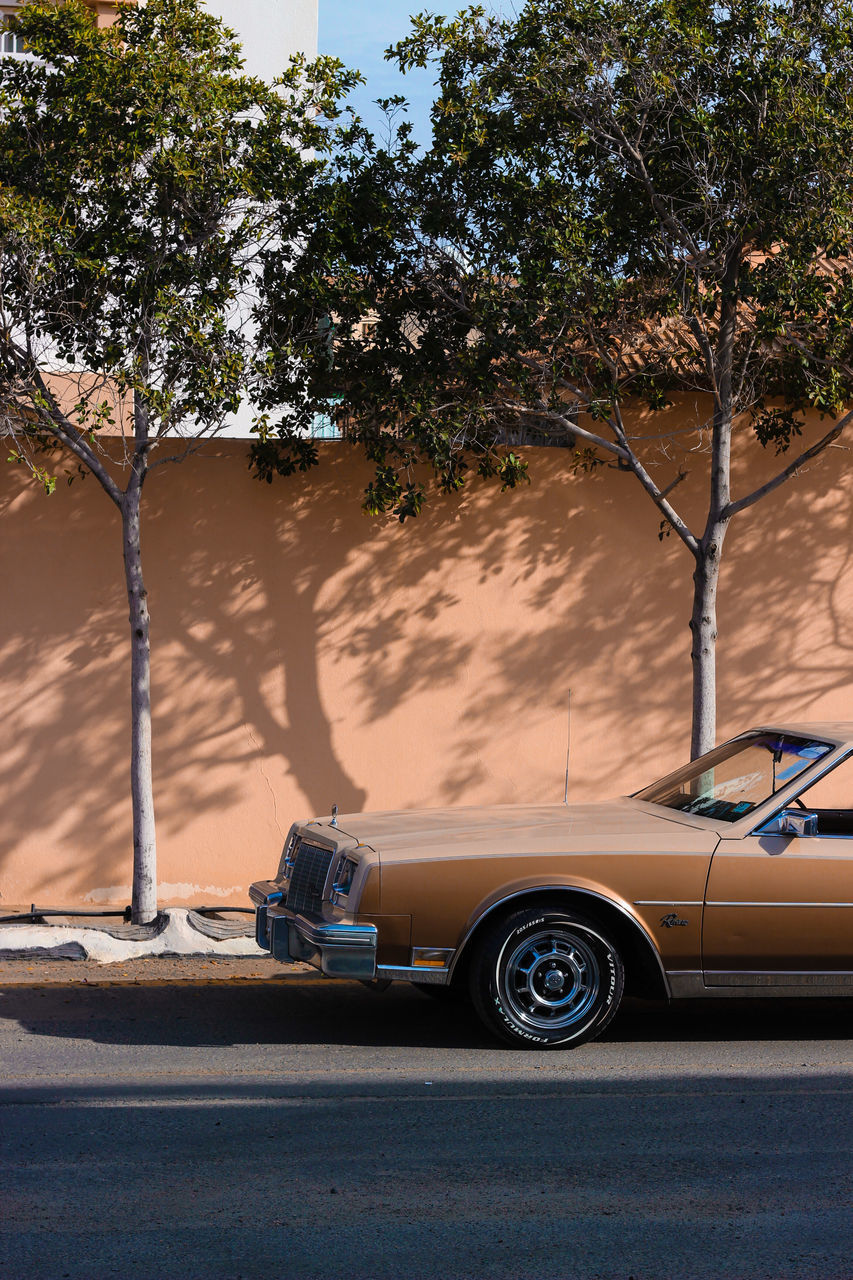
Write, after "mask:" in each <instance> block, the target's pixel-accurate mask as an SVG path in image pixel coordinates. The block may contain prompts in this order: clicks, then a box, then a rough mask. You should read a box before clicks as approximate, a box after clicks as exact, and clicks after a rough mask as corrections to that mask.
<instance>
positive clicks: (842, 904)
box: [705, 900, 853, 907]
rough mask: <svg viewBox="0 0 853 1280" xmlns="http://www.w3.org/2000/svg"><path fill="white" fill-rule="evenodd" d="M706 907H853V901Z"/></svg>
mask: <svg viewBox="0 0 853 1280" xmlns="http://www.w3.org/2000/svg"><path fill="white" fill-rule="evenodd" d="M705 906H706V907H853V902H716V901H714V902H711V901H710V900H709V901H708V902H706V903H705Z"/></svg>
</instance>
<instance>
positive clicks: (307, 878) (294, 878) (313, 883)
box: [285, 840, 334, 912]
mask: <svg viewBox="0 0 853 1280" xmlns="http://www.w3.org/2000/svg"><path fill="white" fill-rule="evenodd" d="M291 856H292V858H293V870H292V872H291V873H290V883H289V885H288V887H287V899H286V904H285V905H286V906H287V908H288V910H290V911H314V912H319V911H320V908H321V906H322V904H323V888H324V886H325V884H326V876H327V875H328V874H329V867H330V866H331V862H332V858H333V856H334V854H333V852H332V850H331V849H321V848H320V847H319V846H318V845H316V844H307V843H306V842H305V841H304V840H299V841H298V842H297V846H296V849H295V850H294V852H293V854H292V855H291Z"/></svg>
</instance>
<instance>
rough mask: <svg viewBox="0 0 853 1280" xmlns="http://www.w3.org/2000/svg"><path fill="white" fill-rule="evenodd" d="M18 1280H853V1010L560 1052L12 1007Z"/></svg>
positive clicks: (637, 1031)
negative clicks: (118, 1279)
mask: <svg viewBox="0 0 853 1280" xmlns="http://www.w3.org/2000/svg"><path fill="white" fill-rule="evenodd" d="M0 1017H1V1018H2V1032H0V1061H2V1067H3V1081H2V1087H0V1143H2V1147H1V1148H0V1277H2V1280H19V1278H20V1280H24V1277H26V1278H27V1280H33V1278H36V1280H54V1278H57V1280H59V1278H64V1277H69V1278H71V1277H74V1278H75V1280H76V1278H78V1277H79V1278H81V1280H100V1278H101V1277H108V1276H120V1277H122V1278H123V1280H136V1278H142V1280H185V1278H186V1280H189V1278H190V1277H192V1278H196V1277H198V1278H199V1280H201V1277H204V1278H205V1280H236V1278H237V1277H242V1280H291V1278H293V1280H327V1278H329V1280H332V1278H334V1280H342V1278H344V1277H346V1278H347V1280H397V1278H398V1277H405V1278H406V1280H462V1278H463V1277H477V1278H478V1280H502V1278H503V1277H507V1278H508V1280H509V1278H512V1280H521V1278H523V1277H530V1278H532V1280H593V1278H602V1280H611V1278H613V1280H629V1277H632V1276H633V1277H634V1278H635V1280H694V1278H695V1280H714V1278H715V1277H727V1278H735V1280H746V1278H749V1280H756V1278H758V1277H762V1278H763V1277H767V1278H768V1280H793V1278H794V1277H796V1278H797V1280H803V1278H805V1277H809V1278H814V1280H836V1278H838V1280H850V1277H853V1215H851V1196H852V1195H853V1040H851V1035H853V1005H851V1004H850V1003H843V1002H829V1001H821V1002H820V1003H817V1002H815V1003H803V1004H800V1005H791V1004H788V1003H785V1004H784V1005H780V1004H777V1003H775V1002H770V1001H768V1002H765V1003H763V1004H754V1003H752V1002H748V1003H747V1002H732V1003H731V1004H729V1005H727V1006H722V1005H720V1004H718V1003H714V1004H713V1005H709V1004H704V1005H702V1004H699V1003H697V1004H692V1005H690V1006H680V1007H679V1006H676V1007H673V1008H672V1009H669V1010H667V1009H665V1008H663V1007H658V1006H648V1007H640V1006H633V1007H627V1008H626V1009H625V1010H624V1011H623V1012H622V1013H621V1014H620V1016H619V1017H618V1018H617V1019H616V1020H615V1022H614V1023H613V1024H612V1027H611V1028H610V1029H609V1032H608V1035H607V1037H606V1039H604V1040H603V1041H600V1042H598V1043H596V1044H593V1045H589V1046H586V1047H585V1048H581V1049H578V1050H574V1051H572V1052H569V1053H565V1052H563V1053H549V1054H541V1053H526V1052H520V1051H515V1050H507V1049H503V1048H500V1047H498V1046H496V1045H494V1044H492V1043H491V1042H490V1041H489V1040H487V1039H486V1038H485V1036H484V1035H483V1034H481V1032H480V1031H479V1029H478V1027H477V1025H476V1024H475V1023H474V1022H473V1020H472V1017H471V1016H470V1015H469V1014H468V1013H467V1012H466V1011H465V1010H464V1009H462V1010H452V1009H445V1008H443V1007H441V1006H440V1005H439V1004H437V1003H436V1002H433V1001H430V1000H428V999H426V998H425V997H424V996H421V995H419V994H418V993H417V992H415V991H413V990H410V989H408V988H406V987H403V986H399V985H395V986H394V987H392V988H391V989H390V990H389V991H388V992H386V993H385V994H384V995H377V994H375V993H373V992H369V991H367V990H365V989H364V988H362V987H359V986H358V985H352V984H348V983H332V982H321V981H318V980H312V979H309V980H306V979H304V978H299V979H290V980H288V981H281V980H279V981H272V982H249V983H242V984H235V983H228V982H220V983H209V984H189V983H183V984H174V985H171V984H160V985H127V986H107V987H93V986H89V987H87V986H81V985H76V986H51V987H47V988H43V989H37V988H32V987H26V986H17V987H14V986H13V987H6V988H4V989H0Z"/></svg>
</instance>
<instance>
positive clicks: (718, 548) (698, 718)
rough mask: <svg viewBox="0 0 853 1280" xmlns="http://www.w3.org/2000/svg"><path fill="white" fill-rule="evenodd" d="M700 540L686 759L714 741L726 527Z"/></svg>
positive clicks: (692, 619) (691, 625)
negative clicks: (719, 601) (719, 588)
mask: <svg viewBox="0 0 853 1280" xmlns="http://www.w3.org/2000/svg"><path fill="white" fill-rule="evenodd" d="M709 535H710V536H707V537H706V538H703V539H702V542H701V544H700V547H699V551H698V553H697V555H696V569H695V571H694V574H693V613H692V615H691V618H690V630H691V631H692V633H693V644H692V646H691V650H690V657H691V660H692V663H693V728H692V733H691V739H690V758H691V760H695V759H696V757H697V756H701V755H704V754H705V752H706V751H710V750H711V748H712V747H714V746H715V744H716V740H717V584H718V582H719V577H720V559H721V555H722V550H723V539H724V538H725V536H726V526H725V525H724V524H722V523H720V524H717V525H716V526H714V527H712V528H711V529H710V530H709Z"/></svg>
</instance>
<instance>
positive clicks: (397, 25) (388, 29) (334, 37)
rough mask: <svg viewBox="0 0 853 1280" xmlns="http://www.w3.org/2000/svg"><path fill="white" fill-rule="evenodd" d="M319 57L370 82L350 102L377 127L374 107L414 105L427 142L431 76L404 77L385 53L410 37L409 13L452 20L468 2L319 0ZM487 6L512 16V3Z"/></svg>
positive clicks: (417, 132) (420, 137)
mask: <svg viewBox="0 0 853 1280" xmlns="http://www.w3.org/2000/svg"><path fill="white" fill-rule="evenodd" d="M319 2H320V53H327V54H334V55H335V56H336V57H338V58H340V59H341V61H342V62H344V63H346V65H347V66H349V67H355V68H356V69H357V70H359V71H361V73H362V74H363V75H364V76H365V77H366V78H367V85H366V86H362V88H361V89H359V90H358V91H357V93H356V94H354V95H353V97H352V99H351V102H352V105H353V106H354V107H355V108H356V109H357V111H358V112H359V114H360V115H362V116H363V117H364V118H365V120H367V122H368V123H369V124H370V125H371V126H372V127H373V128H378V127H379V124H380V121H381V117H380V115H379V113H378V112H377V111H376V109H375V108H374V107H372V106H371V102H372V101H373V100H375V99H376V98H386V97H391V96H392V95H393V94H395V93H402V94H403V95H404V96H405V97H407V98H408V99H409V102H410V103H411V116H412V120H413V121H414V124H415V136H416V137H417V138H418V140H419V141H421V142H424V141H426V139H427V138H428V136H429V108H430V103H431V102H432V100H433V97H434V94H435V91H434V88H433V80H434V73H433V72H409V73H408V75H406V76H401V75H400V74H399V73H398V72H397V70H396V68H395V67H394V65H393V64H392V63H388V62H385V61H384V60H383V57H382V54H383V52H384V50H385V49H387V47H388V45H389V44H395V43H396V42H397V41H398V40H402V39H403V38H404V37H405V36H406V35H407V34H408V32H409V14H411V13H420V12H423V11H425V10H428V11H429V12H430V13H436V14H446V15H450V14H453V13H456V12H458V10H459V9H461V8H464V7H465V0H451V2H449V3H448V0H431V2H430V0H410V2H407V0H319ZM487 7H493V8H495V9H497V10H498V11H503V12H511V9H512V8H513V7H515V6H512V5H511V3H510V0H500V2H497V0H496V2H495V3H494V4H493V5H491V6H489V5H488V3H487Z"/></svg>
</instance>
